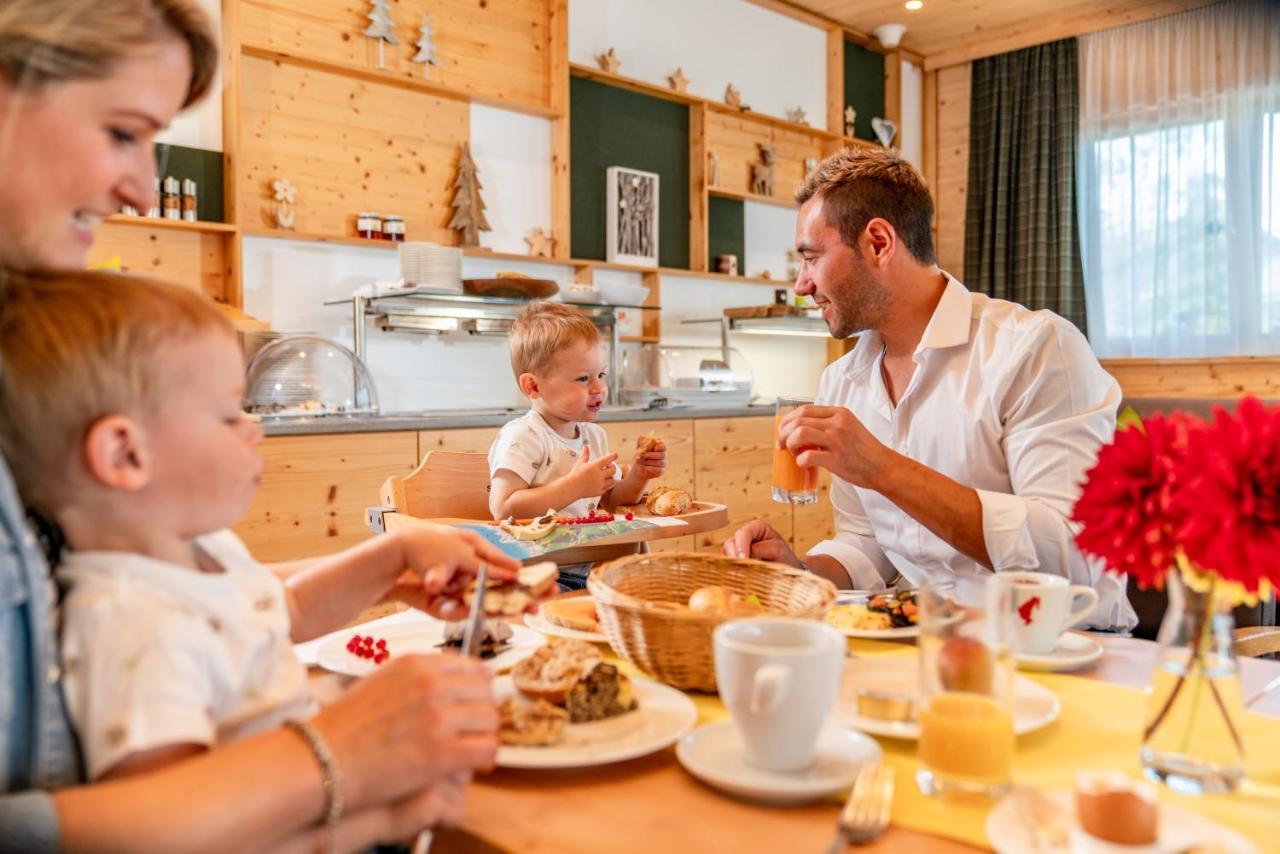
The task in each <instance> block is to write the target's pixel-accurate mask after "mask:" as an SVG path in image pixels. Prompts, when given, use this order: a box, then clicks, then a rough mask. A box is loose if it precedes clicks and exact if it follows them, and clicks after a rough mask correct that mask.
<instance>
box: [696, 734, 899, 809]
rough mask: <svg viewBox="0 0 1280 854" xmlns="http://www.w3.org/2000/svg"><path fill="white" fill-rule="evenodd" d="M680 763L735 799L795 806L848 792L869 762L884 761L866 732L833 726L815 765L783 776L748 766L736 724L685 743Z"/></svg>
mask: <svg viewBox="0 0 1280 854" xmlns="http://www.w3.org/2000/svg"><path fill="white" fill-rule="evenodd" d="M676 758H677V759H679V760H680V764H681V765H683V766H684V767H685V770H686V771H688V772H689V773H690V774H692V775H693V776H695V777H697V778H698V779H699V780H701V781H702V782H704V783H706V784H708V785H710V786H714V787H715V788H717V789H722V790H724V791H726V792H728V793H729V794H731V795H737V796H739V797H743V798H750V799H751V800H755V801H765V802H767V803H772V804H795V803H803V802H804V801H812V800H817V799H819V798H827V797H830V796H832V795H836V794H840V793H842V792H847V791H848V790H849V787H850V786H852V785H853V780H854V778H855V777H857V776H858V769H859V768H860V767H861V766H862V764H863V763H864V762H878V761H879V760H880V746H879V745H878V744H876V743H875V742H874V741H872V740H871V739H869V738H867V737H866V736H865V735H862V734H861V733H856V732H851V731H850V730H847V729H841V728H840V727H838V726H832V725H830V724H828V725H827V726H825V727H823V729H822V732H821V733H819V734H818V744H817V750H816V753H815V756H814V762H813V765H812V766H811V767H809V768H808V769H807V770H805V771H799V772H795V773H791V774H783V773H779V772H776V771H765V770H762V769H760V768H755V767H753V766H751V765H748V764H747V762H746V760H745V759H744V758H743V752H742V738H741V737H740V736H739V735H738V728H737V727H736V726H734V724H733V721H720V722H719V723H714V724H708V725H707V726H704V727H699V728H698V729H696V730H694V731H693V732H691V733H690V734H689V735H686V736H685V737H684V738H682V739H681V740H680V743H679V744H678V745H676Z"/></svg>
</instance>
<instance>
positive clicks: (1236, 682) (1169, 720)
mask: <svg viewBox="0 0 1280 854" xmlns="http://www.w3.org/2000/svg"><path fill="white" fill-rule="evenodd" d="M1168 578H1169V580H1168V585H1167V587H1168V594H1169V607H1168V609H1167V610H1166V611H1165V614H1164V620H1163V622H1162V623H1161V624H1160V635H1159V638H1158V640H1159V643H1160V649H1159V652H1158V653H1157V658H1156V665H1155V671H1154V673H1153V674H1152V678H1151V688H1150V690H1149V692H1148V697H1147V715H1146V725H1145V727H1144V729H1143V737H1142V765H1143V768H1144V769H1145V771H1146V774H1147V776H1148V777H1149V778H1151V779H1153V780H1156V781H1158V782H1163V783H1165V784H1166V785H1168V786H1169V787H1170V788H1171V789H1174V790H1176V791H1179V792H1183V793H1186V794H1219V793H1223V792H1229V791H1231V790H1232V789H1234V788H1235V787H1236V785H1237V784H1239V782H1240V780H1241V779H1242V778H1243V777H1244V745H1243V743H1242V742H1241V740H1240V719H1241V717H1242V715H1243V700H1242V698H1241V689H1240V673H1239V668H1238V666H1237V662H1236V655H1235V649H1234V643H1233V640H1232V636H1231V630H1232V628H1233V626H1234V624H1235V620H1234V618H1233V617H1232V614H1231V603H1230V602H1229V601H1228V600H1227V599H1226V598H1225V597H1223V596H1220V595H1215V586H1216V585H1215V583H1214V581H1213V579H1212V578H1211V577H1208V576H1197V578H1203V579H1204V583H1203V584H1202V585H1201V584H1197V585H1195V586H1193V585H1191V584H1188V583H1187V581H1186V580H1185V579H1184V578H1183V576H1182V573H1181V572H1179V571H1178V570H1176V569H1175V570H1174V571H1172V572H1170V573H1169V576H1168ZM1198 588H1202V589H1198Z"/></svg>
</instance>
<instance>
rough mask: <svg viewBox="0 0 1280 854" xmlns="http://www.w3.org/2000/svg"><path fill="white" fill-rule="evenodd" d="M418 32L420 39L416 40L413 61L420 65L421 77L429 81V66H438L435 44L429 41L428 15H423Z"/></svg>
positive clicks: (429, 17)
mask: <svg viewBox="0 0 1280 854" xmlns="http://www.w3.org/2000/svg"><path fill="white" fill-rule="evenodd" d="M418 32H419V34H420V36H421V37H420V38H419V39H418V52H417V54H415V55H414V57H413V61H414V62H421V63H422V76H423V77H425V78H427V79H428V80H430V79H431V66H433V65H439V64H440V63H439V62H438V61H437V60H436V46H435V43H434V42H432V41H431V37H432V32H431V15H430V13H424V14H423V16H422V26H421V27H419V29H418Z"/></svg>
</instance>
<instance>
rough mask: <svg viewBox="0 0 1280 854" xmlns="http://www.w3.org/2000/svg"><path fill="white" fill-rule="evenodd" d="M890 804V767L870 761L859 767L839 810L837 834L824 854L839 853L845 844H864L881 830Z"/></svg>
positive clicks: (873, 838) (891, 770)
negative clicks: (842, 807)
mask: <svg viewBox="0 0 1280 854" xmlns="http://www.w3.org/2000/svg"><path fill="white" fill-rule="evenodd" d="M892 804H893V769H892V768H890V767H889V766H887V765H885V764H883V763H878V764H872V763H870V762H868V763H866V764H864V765H863V766H862V767H861V768H859V769H858V776H857V777H856V778H854V781H853V789H851V790H850V792H849V800H847V801H846V802H845V805H844V809H843V810H841V811H840V821H839V823H837V824H836V835H835V838H834V839H832V840H831V846H830V847H829V848H827V854H840V852H842V851H844V849H845V847H846V846H848V845H866V844H867V843H868V842H872V841H874V840H875V838H876V837H877V836H879V835H880V834H881V833H884V829H885V827H887V826H888V824H889V808H890V806H891V805H892Z"/></svg>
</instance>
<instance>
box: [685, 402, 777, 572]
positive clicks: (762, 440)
mask: <svg viewBox="0 0 1280 854" xmlns="http://www.w3.org/2000/svg"><path fill="white" fill-rule="evenodd" d="M693 435H694V447H695V448H696V449H697V457H696V460H695V464H694V474H693V478H694V487H695V489H694V493H695V495H696V496H697V498H698V500H699V501H718V502H720V503H723V504H726V505H728V507H729V524H728V526H727V527H725V528H722V529H720V530H719V531H708V532H707V533H705V534H698V535H697V540H698V550H699V551H714V552H718V551H720V546H721V544H723V543H724V541H725V540H727V539H728V538H729V537H730V536H732V534H733V532H734V531H736V530H738V528H740V527H741V526H742V525H744V524H746V523H747V522H749V521H751V520H752V519H762V520H764V521H765V522H768V523H769V524H770V525H773V527H775V528H776V529H777V530H778V532H779V533H780V534H782V535H783V536H784V537H787V538H790V536H791V505H789V504H778V503H776V502H774V500H773V499H772V497H771V496H770V487H771V485H772V481H773V418H772V416H765V417H752V418H706V419H699V420H697V421H694V422H693Z"/></svg>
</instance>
